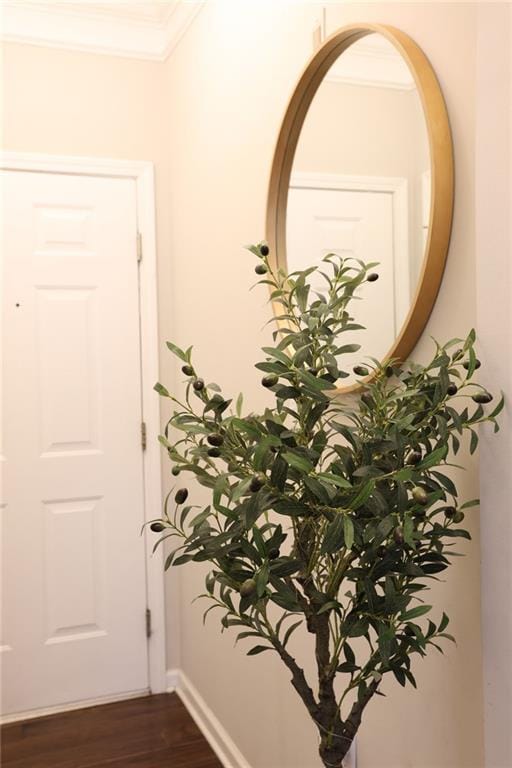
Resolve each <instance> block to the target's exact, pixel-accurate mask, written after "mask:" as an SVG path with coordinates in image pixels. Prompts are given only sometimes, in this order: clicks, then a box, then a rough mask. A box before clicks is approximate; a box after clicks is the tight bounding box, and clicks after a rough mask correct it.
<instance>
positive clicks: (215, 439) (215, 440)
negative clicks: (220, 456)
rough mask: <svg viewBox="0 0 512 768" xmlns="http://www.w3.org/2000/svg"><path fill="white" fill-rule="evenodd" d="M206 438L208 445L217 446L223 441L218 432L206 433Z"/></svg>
mask: <svg viewBox="0 0 512 768" xmlns="http://www.w3.org/2000/svg"><path fill="white" fill-rule="evenodd" d="M206 439H207V440H208V442H209V443H210V445H215V446H216V447H217V448H218V447H219V446H221V445H222V443H223V442H224V438H223V437H222V435H220V434H219V433H218V432H212V434H211V435H208V437H207V438H206Z"/></svg>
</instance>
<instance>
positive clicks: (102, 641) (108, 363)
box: [1, 156, 165, 717]
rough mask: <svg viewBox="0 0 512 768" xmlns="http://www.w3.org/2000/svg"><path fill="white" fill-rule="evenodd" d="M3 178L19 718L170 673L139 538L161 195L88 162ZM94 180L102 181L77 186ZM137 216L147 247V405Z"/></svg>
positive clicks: (11, 585) (9, 637) (149, 472)
mask: <svg viewBox="0 0 512 768" xmlns="http://www.w3.org/2000/svg"><path fill="white" fill-rule="evenodd" d="M38 164H39V167H37V166H38ZM3 165H4V167H6V166H7V167H9V166H13V165H14V167H17V168H19V167H20V166H21V167H22V168H23V171H24V172H20V170H17V171H15V172H13V171H8V172H5V173H4V178H3V181H4V185H5V187H6V189H5V196H4V210H6V211H7V215H6V216H5V219H4V221H5V226H4V237H5V240H6V247H4V255H5V256H4V257H5V268H4V281H5V286H4V296H5V297H6V300H5V309H4V323H5V331H6V332H5V338H6V344H5V349H4V361H5V362H4V366H5V367H4V370H5V371H6V376H5V379H6V380H5V382H4V386H5V392H4V397H5V401H4V402H5V404H6V407H5V408H4V420H3V422H4V429H3V432H4V438H5V442H4V452H5V457H6V459H7V461H6V462H4V467H3V468H4V499H3V504H4V509H3V515H4V517H5V519H4V524H3V538H4V541H3V546H4V553H5V554H4V558H3V560H4V568H5V570H4V582H3V594H4V600H3V604H4V608H5V613H4V620H3V625H2V630H3V638H2V641H1V642H2V647H3V652H2V657H3V659H2V662H3V664H2V673H3V674H2V680H3V695H4V697H3V705H4V706H3V711H4V713H8V716H9V714H10V715H11V717H16V716H17V714H19V713H20V712H26V711H27V710H30V711H32V712H36V713H40V712H41V711H44V710H46V709H47V708H48V707H51V708H56V707H57V708H63V707H68V706H72V705H73V704H76V703H77V702H78V703H80V702H89V701H97V700H105V699H109V698H118V697H119V696H120V695H129V694H130V693H132V692H137V691H142V690H147V689H148V687H151V689H152V690H154V691H157V690H162V689H163V687H164V685H165V680H164V669H165V659H164V656H163V651H164V637H163V594H162V586H163V585H162V571H161V556H160V557H158V556H157V558H156V559H153V560H150V561H148V563H147V583H146V574H145V570H146V558H145V551H144V550H145V547H146V549H147V548H148V547H149V546H150V544H149V541H144V538H141V537H140V536H139V530H140V526H141V524H142V522H143V521H144V512H145V513H146V517H147V519H151V518H153V517H155V516H157V515H158V512H159V509H160V487H159V484H160V472H159V456H158V447H157V446H156V451H155V450H153V447H151V448H150V450H149V451H148V455H147V456H145V457H144V462H143V459H142V448H141V443H140V423H141V418H142V416H141V413H142V411H144V418H145V420H146V421H147V422H148V427H150V429H149V431H150V434H153V430H154V433H155V434H156V432H157V431H158V408H156V409H155V408H154V406H153V403H151V401H149V403H150V407H149V408H148V411H149V412H146V411H145V408H144V406H145V405H146V402H147V401H148V394H147V389H148V387H149V388H150V383H149V382H148V381H146V380H145V377H144V373H146V376H147V377H149V376H151V377H152V378H153V379H156V378H157V372H156V370H155V368H156V366H155V363H156V346H157V343H156V338H155V337H156V323H155V324H154V326H153V328H152V329H151V328H150V327H149V326H150V323H151V319H152V316H153V318H155V315H156V306H151V305H152V301H151V299H152V297H153V294H154V291H155V288H156V286H152V285H151V278H152V277H154V258H153V259H152V258H151V255H152V254H151V250H153V251H154V249H152V248H151V246H152V245H154V234H153V239H152V237H151V234H152V230H153V228H154V227H153V220H152V216H151V213H152V212H153V206H152V195H151V194H149V195H147V194H146V195H144V194H142V192H143V191H144V189H143V188H144V186H146V190H145V191H146V192H150V193H151V191H152V190H151V187H152V184H151V182H152V173H150V174H148V170H151V171H152V169H150V168H148V164H131V166H132V167H131V168H128V167H126V166H125V167H124V168H122V169H121V168H120V167H119V166H117V164H116V167H115V171H116V176H117V178H114V177H113V175H112V170H113V168H112V166H111V165H110V166H109V165H108V164H107V163H105V162H101V163H100V166H101V167H100V168H99V169H98V168H97V167H96V168H94V167H91V161H87V160H86V159H84V160H82V159H73V160H70V159H65V160H64V159H63V160H61V161H60V162H59V161H58V160H56V159H55V158H44V157H42V158H41V157H35V158H34V157H32V158H28V159H27V158H26V157H24V158H20V157H19V156H18V157H16V158H12V157H11V158H8V159H7V161H4V164H3ZM134 165H137V166H138V167H137V168H135V169H134V167H133V166H134ZM27 166H28V167H33V166H36V169H37V171H38V172H36V173H31V172H29V171H28V170H26V168H27ZM86 167H87V170H92V173H91V174H90V175H77V173H80V172H82V174H83V173H84V172H85V173H86V172H87V171H86ZM61 169H62V170H64V169H65V170H66V171H69V170H71V172H70V173H68V174H67V175H64V174H56V173H55V171H56V170H61ZM50 170H51V171H52V172H51V173H50V172H47V171H50ZM94 170H96V172H97V173H96V175H94ZM98 170H99V173H98ZM134 170H135V171H136V172H135V173H134ZM41 171H42V172H41ZM119 171H122V172H121V173H120V172H119ZM144 172H145V174H144ZM144 175H146V179H145V182H146V184H145V185H144V183H143V182H144V179H143V176H144ZM141 182H142V183H141ZM137 214H138V216H139V228H141V226H140V225H141V223H142V222H144V228H145V230H146V232H145V234H146V235H148V237H147V241H148V246H149V248H148V254H147V255H148V259H147V265H146V267H147V269H146V274H145V275H143V274H142V269H141V286H140V288H141V291H140V293H141V296H140V299H141V318H140V320H141V328H142V372H143V377H142V378H143V388H142V400H141V354H140V353H141V344H140V338H139V313H138V304H139V285H138V275H137V271H138V266H137V248H136V232H137ZM148 214H149V215H148ZM13 254H15V256H16V258H15V259H13V258H12V256H13ZM153 256H154V253H153ZM143 277H144V278H145V279H142V278H143ZM148 278H149V279H148ZM17 305H18V306H17ZM145 337H146V338H145ZM151 337H153V339H152V338H151ZM145 341H146V342H147V344H146V348H145V344H144V342H145ZM151 341H153V344H151ZM151 383H152V381H151ZM149 422H150V423H149ZM155 442H156V441H155ZM155 460H156V463H155ZM155 479H156V487H155V485H154V481H155ZM157 569H158V570H157ZM146 592H147V595H146ZM147 604H149V606H150V607H151V609H152V613H153V624H154V634H153V638H152V640H151V641H150V644H149V647H150V665H149V681H148V666H147V661H148V660H147V640H146V633H145V608H146V605H147ZM152 646H153V647H152Z"/></svg>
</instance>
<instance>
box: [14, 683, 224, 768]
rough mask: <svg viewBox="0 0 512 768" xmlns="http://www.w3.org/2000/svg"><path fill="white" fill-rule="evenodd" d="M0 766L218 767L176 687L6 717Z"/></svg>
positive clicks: (75, 767)
mask: <svg viewBox="0 0 512 768" xmlns="http://www.w3.org/2000/svg"><path fill="white" fill-rule="evenodd" d="M0 764H1V765H2V768H222V767H221V763H220V762H219V760H218V759H217V758H216V757H215V755H214V753H213V752H212V750H211V749H210V747H209V745H208V743H207V742H206V741H205V739H204V738H203V736H202V735H201V733H200V732H199V730H198V729H197V727H196V725H195V723H194V721H193V720H192V718H191V717H190V715H189V714H188V712H187V710H186V709H185V707H184V706H183V704H182V703H181V701H180V699H179V698H178V696H177V695H176V694H175V693H164V694H160V695H158V696H144V697H143V698H138V699H130V700H129V701H122V702H118V703H116V704H104V705H102V706H100V707H90V708H88V709H80V710H75V711H74V712H64V713H61V714H58V715H49V716H48V717H40V718H37V719H34V720H24V721H23V722H18V723H10V724H8V725H4V726H3V727H2V729H1V760H0Z"/></svg>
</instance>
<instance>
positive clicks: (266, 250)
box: [260, 243, 270, 256]
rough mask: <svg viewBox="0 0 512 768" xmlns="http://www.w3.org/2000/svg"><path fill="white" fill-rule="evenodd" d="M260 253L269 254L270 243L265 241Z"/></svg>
mask: <svg viewBox="0 0 512 768" xmlns="http://www.w3.org/2000/svg"><path fill="white" fill-rule="evenodd" d="M260 253H261V255H262V256H268V255H269V253H270V248H269V247H268V245H265V243H263V245H260Z"/></svg>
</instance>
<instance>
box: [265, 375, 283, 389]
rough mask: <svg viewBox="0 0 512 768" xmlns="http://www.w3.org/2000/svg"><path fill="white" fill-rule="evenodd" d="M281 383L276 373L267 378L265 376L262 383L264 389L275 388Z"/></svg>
mask: <svg viewBox="0 0 512 768" xmlns="http://www.w3.org/2000/svg"><path fill="white" fill-rule="evenodd" d="M278 381H279V376H278V375H277V374H276V373H269V374H268V375H267V376H264V377H263V378H262V380H261V383H262V384H263V386H264V387H273V386H275V385H276V384H277V382H278Z"/></svg>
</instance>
